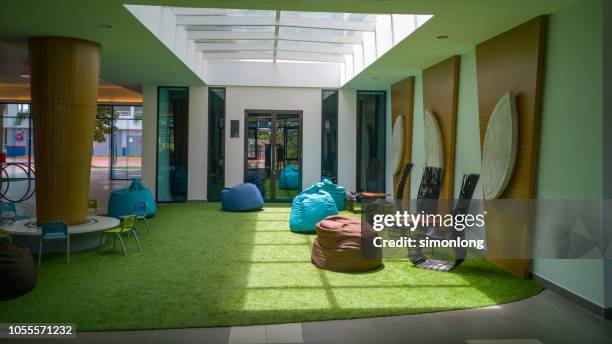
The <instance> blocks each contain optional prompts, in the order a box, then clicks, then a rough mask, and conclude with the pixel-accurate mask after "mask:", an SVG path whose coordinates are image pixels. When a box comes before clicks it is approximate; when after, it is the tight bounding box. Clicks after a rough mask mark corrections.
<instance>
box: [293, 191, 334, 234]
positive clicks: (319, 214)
mask: <svg viewBox="0 0 612 344" xmlns="http://www.w3.org/2000/svg"><path fill="white" fill-rule="evenodd" d="M336 214H338V208H336V203H335V202H334V199H333V198H332V196H331V195H330V194H329V193H328V192H325V191H322V190H318V191H315V192H302V193H301V194H299V195H297V196H295V198H294V199H293V202H292V203H291V215H290V217H289V228H291V231H292V232H296V233H304V232H314V231H315V229H316V226H315V225H316V224H317V222H319V221H321V220H323V219H324V218H326V217H328V216H331V215H336Z"/></svg>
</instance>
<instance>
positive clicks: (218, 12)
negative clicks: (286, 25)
mask: <svg viewBox="0 0 612 344" xmlns="http://www.w3.org/2000/svg"><path fill="white" fill-rule="evenodd" d="M174 13H175V14H176V15H201V16H271V17H274V16H276V11H267V10H248V9H232V8H180V7H176V8H174Z"/></svg>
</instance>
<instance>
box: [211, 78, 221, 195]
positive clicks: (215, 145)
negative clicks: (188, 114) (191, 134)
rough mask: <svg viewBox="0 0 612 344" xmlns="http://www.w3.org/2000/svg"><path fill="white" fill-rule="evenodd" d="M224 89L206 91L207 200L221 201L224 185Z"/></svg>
mask: <svg viewBox="0 0 612 344" xmlns="http://www.w3.org/2000/svg"><path fill="white" fill-rule="evenodd" d="M224 133H225V88H212V87H211V88H209V89H208V183H207V185H208V188H207V194H208V195H207V199H208V201H210V202H216V201H219V200H220V199H221V190H222V189H223V187H224V185H225V163H224V155H225V134H224Z"/></svg>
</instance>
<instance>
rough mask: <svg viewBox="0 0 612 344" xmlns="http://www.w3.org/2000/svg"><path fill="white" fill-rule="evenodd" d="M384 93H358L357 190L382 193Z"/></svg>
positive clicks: (384, 125) (383, 189)
mask: <svg viewBox="0 0 612 344" xmlns="http://www.w3.org/2000/svg"><path fill="white" fill-rule="evenodd" d="M385 105H386V92H384V91H357V190H358V191H368V192H385V191H386V185H385V136H386V134H385V132H386V109H385Z"/></svg>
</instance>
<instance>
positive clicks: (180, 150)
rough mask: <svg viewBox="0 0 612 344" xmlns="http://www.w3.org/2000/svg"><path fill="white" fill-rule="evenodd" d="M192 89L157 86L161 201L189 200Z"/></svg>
mask: <svg viewBox="0 0 612 344" xmlns="http://www.w3.org/2000/svg"><path fill="white" fill-rule="evenodd" d="M188 122H189V88H187V87H166V86H160V87H159V88H158V89H157V192H156V197H157V201H158V202H185V201H186V200H187V152H188V125H189V123H188Z"/></svg>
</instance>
